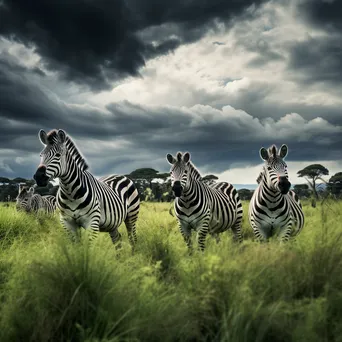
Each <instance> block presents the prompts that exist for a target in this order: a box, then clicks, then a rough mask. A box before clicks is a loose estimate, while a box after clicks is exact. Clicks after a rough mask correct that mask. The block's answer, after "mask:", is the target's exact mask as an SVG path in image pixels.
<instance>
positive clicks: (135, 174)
mask: <svg viewBox="0 0 342 342" xmlns="http://www.w3.org/2000/svg"><path fill="white" fill-rule="evenodd" d="M157 174H158V171H157V170H155V169H151V168H141V169H136V170H134V171H132V172H131V173H130V174H129V175H128V177H130V178H131V179H153V178H157Z"/></svg>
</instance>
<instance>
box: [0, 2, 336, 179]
mask: <svg viewBox="0 0 342 342" xmlns="http://www.w3.org/2000/svg"><path fill="white" fill-rule="evenodd" d="M213 1H214V3H215V4H214V5H213V2H212V0H210V1H209V0H205V1H202V2H201V6H197V2H196V1H193V2H188V3H186V4H183V5H182V3H180V2H172V3H171V2H170V3H168V2H164V3H162V4H160V5H159V6H157V7H153V6H155V2H153V1H145V2H144V3H140V2H134V1H124V0H119V1H116V2H113V3H107V2H101V3H98V4H97V5H93V3H92V2H84V1H82V0H77V1H76V2H73V3H72V4H69V5H67V4H62V3H61V4H49V5H47V4H45V3H39V4H38V5H37V6H36V7H34V8H31V9H30V10H27V8H26V7H25V5H24V4H21V5H20V4H18V5H13V4H12V3H11V2H9V1H7V0H5V1H3V3H2V4H0V18H2V19H3V20H1V22H2V25H1V26H0V76H1V77H0V120H1V124H2V134H1V136H0V144H1V145H0V174H2V175H3V176H4V177H7V178H12V179H13V178H15V177H16V175H18V176H19V177H23V178H32V175H33V174H34V172H35V170H36V168H37V166H38V165H39V161H40V158H39V154H40V152H41V150H42V149H43V146H42V145H41V143H40V141H39V139H38V132H39V130H40V129H44V130H45V131H46V132H48V131H49V130H51V129H54V128H57V129H64V130H65V131H66V132H67V133H68V134H70V136H71V138H72V139H73V140H74V141H75V142H76V144H77V146H78V147H79V149H80V151H81V153H82V154H83V155H84V156H85V158H86V159H87V161H88V162H89V165H90V171H91V172H92V173H93V174H94V175H95V176H96V177H101V176H104V175H108V174H113V173H114V174H127V173H129V172H131V171H133V170H135V169H138V168H144V167H152V168H154V169H156V170H159V172H161V173H163V172H168V171H169V169H170V168H169V164H168V162H167V161H166V158H165V157H166V154H167V153H172V154H175V153H176V152H177V151H189V152H190V153H191V160H192V161H193V163H194V165H196V167H197V168H198V169H199V170H200V172H201V174H203V175H206V174H214V175H216V176H218V177H219V180H220V181H227V182H230V183H232V184H236V185H239V184H250V185H252V184H255V183H256V178H257V176H258V174H259V172H260V168H261V165H262V160H261V159H260V156H259V150H260V148H261V147H266V148H267V147H269V146H270V145H272V144H276V145H277V146H278V147H280V145H281V144H287V145H288V147H289V153H288V156H287V157H286V159H285V161H286V162H287V164H288V170H289V179H290V181H291V183H292V184H304V183H306V181H305V179H304V178H298V177H297V172H298V171H299V170H301V169H303V168H304V167H306V166H308V165H310V164H322V165H323V166H325V167H326V168H327V169H328V170H329V176H327V177H325V179H326V180H328V179H329V178H330V177H331V176H332V175H334V174H336V173H337V172H341V171H342V150H341V146H342V115H341V114H342V113H341V104H342V98H341V96H340V94H341V85H342V72H341V71H342V70H341V68H342V65H341V63H340V57H341V52H342V48H341V44H340V42H341V40H342V25H341V20H340V17H341V15H340V14H341V8H340V6H338V3H337V1H333V0H332V1H306V2H302V1H299V0H281V1H267V0H258V1H252V0H245V1H241V2H233V3H230V2H228V1H227V2H224V3H222V2H218V1H216V0H213ZM56 6H57V7H56ZM80 7H82V11H81V10H80ZM123 9H125V11H123ZM55 11H58V13H59V15H60V16H61V17H63V25H58V24H56V23H55V20H54V19H53V17H49V15H54V12H55ZM113 33H114V34H113Z"/></svg>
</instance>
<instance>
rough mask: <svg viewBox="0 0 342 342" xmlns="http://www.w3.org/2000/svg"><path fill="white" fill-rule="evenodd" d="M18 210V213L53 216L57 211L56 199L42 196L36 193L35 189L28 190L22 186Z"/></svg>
mask: <svg viewBox="0 0 342 342" xmlns="http://www.w3.org/2000/svg"><path fill="white" fill-rule="evenodd" d="M16 208H17V210H18V211H26V212H34V213H37V212H43V213H46V214H53V213H54V212H55V210H56V197H55V196H50V195H46V196H41V195H40V194H35V193H34V188H33V187H31V188H29V189H27V187H26V186H23V187H22V186H20V187H19V194H18V196H17V198H16Z"/></svg>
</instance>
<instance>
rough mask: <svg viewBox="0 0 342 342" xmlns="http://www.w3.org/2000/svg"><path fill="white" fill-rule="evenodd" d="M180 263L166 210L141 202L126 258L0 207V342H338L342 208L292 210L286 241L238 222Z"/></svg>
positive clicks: (341, 335) (101, 242)
mask: <svg viewBox="0 0 342 342" xmlns="http://www.w3.org/2000/svg"><path fill="white" fill-rule="evenodd" d="M243 205H244V222H243V229H244V242H243V243H242V244H240V245H239V244H235V243H234V242H233V241H232V239H231V236H232V235H231V232H227V233H224V234H223V235H222V237H221V242H220V243H219V244H216V242H215V240H214V239H210V238H208V239H207V249H206V251H205V252H204V253H200V252H195V253H194V254H193V255H191V256H189V255H188V253H187V250H186V246H185V243H184V241H183V240H182V237H181V235H180V233H179V231H178V228H177V223H176V219H175V218H174V217H172V216H171V215H170V214H169V212H168V211H169V208H170V204H169V203H146V202H144V203H142V205H141V213H140V218H139V220H138V225H137V233H138V245H137V247H136V250H135V253H134V254H132V251H131V248H130V246H129V244H128V239H127V235H126V231H125V228H124V226H121V228H120V232H121V233H122V234H123V242H122V248H121V249H120V250H116V249H115V248H114V247H113V245H112V243H111V240H110V237H109V235H108V234H106V233H102V234H100V236H99V238H98V239H97V240H96V242H95V243H94V244H93V245H89V244H88V242H87V241H88V240H87V233H83V234H82V241H81V243H78V244H73V243H71V242H69V241H68V239H67V237H66V236H65V233H64V231H63V229H62V228H61V226H60V223H59V220H58V217H57V216H54V217H52V218H49V217H46V216H42V215H39V216H38V217H37V216H34V215H29V214H25V213H18V212H16V210H15V208H14V206H12V205H11V206H10V207H6V206H4V205H2V204H0V244H1V246H0V297H1V306H0V341H2V342H7V341H11V342H12V341H25V342H28V341H44V342H45V341H88V342H90V341H92V342H100V341H101V342H114V341H150V342H152V341H227V342H228V341H234V342H240V341H241V342H242V341H253V342H258V341H272V342H278V341H287V342H289V341H310V342H315V341H317V342H318V341H319V342H323V341H342V324H341V320H342V202H334V201H325V202H324V203H319V204H318V205H317V207H316V208H312V207H311V206H310V204H309V203H303V209H304V213H305V218H306V223H305V226H304V229H303V231H302V233H301V234H300V235H299V236H298V238H297V239H296V240H295V241H291V242H289V243H287V244H279V243H278V242H277V241H270V242H269V243H266V244H259V243H257V242H255V241H253V234H252V232H251V230H250V228H249V225H248V221H247V208H248V203H247V202H244V203H243Z"/></svg>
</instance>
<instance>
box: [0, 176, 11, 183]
mask: <svg viewBox="0 0 342 342" xmlns="http://www.w3.org/2000/svg"><path fill="white" fill-rule="evenodd" d="M0 183H10V180H9V178H6V177H0Z"/></svg>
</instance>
